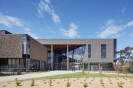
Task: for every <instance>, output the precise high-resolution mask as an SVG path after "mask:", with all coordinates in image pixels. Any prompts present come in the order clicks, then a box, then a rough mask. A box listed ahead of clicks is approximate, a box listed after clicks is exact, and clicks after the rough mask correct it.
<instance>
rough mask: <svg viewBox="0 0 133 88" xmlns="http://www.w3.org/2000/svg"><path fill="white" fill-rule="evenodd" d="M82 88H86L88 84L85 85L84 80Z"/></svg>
mask: <svg viewBox="0 0 133 88" xmlns="http://www.w3.org/2000/svg"><path fill="white" fill-rule="evenodd" d="M83 87H84V88H86V87H88V84H87V83H86V80H85V83H83Z"/></svg>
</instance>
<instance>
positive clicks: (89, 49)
mask: <svg viewBox="0 0 133 88" xmlns="http://www.w3.org/2000/svg"><path fill="white" fill-rule="evenodd" d="M88 58H91V44H88Z"/></svg>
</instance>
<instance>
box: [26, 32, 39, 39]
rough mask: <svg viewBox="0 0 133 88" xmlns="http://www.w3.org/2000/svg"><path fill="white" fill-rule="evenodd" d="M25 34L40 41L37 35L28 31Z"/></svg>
mask: <svg viewBox="0 0 133 88" xmlns="http://www.w3.org/2000/svg"><path fill="white" fill-rule="evenodd" d="M25 33H26V34H28V35H30V36H31V37H33V38H35V39H39V37H38V36H37V35H35V34H33V33H32V32H30V31H26V32H25Z"/></svg>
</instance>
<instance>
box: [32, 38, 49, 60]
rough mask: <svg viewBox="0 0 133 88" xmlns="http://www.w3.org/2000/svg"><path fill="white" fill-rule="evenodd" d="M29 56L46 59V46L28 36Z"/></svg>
mask: <svg viewBox="0 0 133 88" xmlns="http://www.w3.org/2000/svg"><path fill="white" fill-rule="evenodd" d="M30 58H31V59H35V60H41V61H47V48H46V47H45V46H43V45H42V44H40V43H39V42H37V41H36V40H34V39H33V38H30Z"/></svg>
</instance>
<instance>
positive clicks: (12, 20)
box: [0, 14, 38, 39]
mask: <svg viewBox="0 0 133 88" xmlns="http://www.w3.org/2000/svg"><path fill="white" fill-rule="evenodd" d="M0 24H3V25H5V26H7V27H8V28H11V27H13V26H17V27H21V28H23V29H24V32H25V33H26V34H29V35H30V36H32V37H33V38H35V39H38V36H36V35H35V34H33V33H32V32H31V30H30V28H28V27H26V25H25V23H24V22H23V21H22V20H21V19H19V18H16V17H12V16H7V15H3V14H0Z"/></svg>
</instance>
